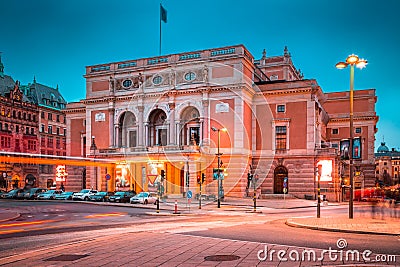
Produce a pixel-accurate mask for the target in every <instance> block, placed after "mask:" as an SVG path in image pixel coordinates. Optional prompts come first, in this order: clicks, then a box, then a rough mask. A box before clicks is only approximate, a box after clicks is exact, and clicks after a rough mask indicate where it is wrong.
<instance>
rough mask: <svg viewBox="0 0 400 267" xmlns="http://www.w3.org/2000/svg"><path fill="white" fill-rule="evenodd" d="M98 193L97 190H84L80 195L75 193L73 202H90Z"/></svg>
mask: <svg viewBox="0 0 400 267" xmlns="http://www.w3.org/2000/svg"><path fill="white" fill-rule="evenodd" d="M97 192H98V191H97V190H91V189H82V190H81V191H80V192H78V193H74V194H73V195H72V200H85V201H87V200H89V197H90V196H92V195H94V194H96V193H97Z"/></svg>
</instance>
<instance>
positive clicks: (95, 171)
mask: <svg viewBox="0 0 400 267" xmlns="http://www.w3.org/2000/svg"><path fill="white" fill-rule="evenodd" d="M96 150H97V146H96V142H95V137H94V136H92V144H91V145H90V151H92V152H93V158H94V159H95V160H96ZM94 177H95V182H96V190H97V166H96V162H95V164H94Z"/></svg>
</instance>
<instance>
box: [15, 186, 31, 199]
mask: <svg viewBox="0 0 400 267" xmlns="http://www.w3.org/2000/svg"><path fill="white" fill-rule="evenodd" d="M29 191H30V189H25V188H23V189H22V191H19V192H18V193H17V196H16V199H24V197H25V194H26V193H28V192H29Z"/></svg>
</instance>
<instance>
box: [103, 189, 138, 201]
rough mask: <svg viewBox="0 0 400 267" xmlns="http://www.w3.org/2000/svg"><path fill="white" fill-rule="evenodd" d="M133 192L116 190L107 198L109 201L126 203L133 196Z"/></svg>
mask: <svg viewBox="0 0 400 267" xmlns="http://www.w3.org/2000/svg"><path fill="white" fill-rule="evenodd" d="M133 195H134V193H133V192H131V191H117V192H115V194H114V195H112V196H110V197H109V198H108V201H110V202H121V203H123V202H125V203H128V202H129V200H130V198H131V197H133Z"/></svg>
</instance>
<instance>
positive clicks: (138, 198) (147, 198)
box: [129, 192, 157, 204]
mask: <svg viewBox="0 0 400 267" xmlns="http://www.w3.org/2000/svg"><path fill="white" fill-rule="evenodd" d="M129 202H130V203H131V204H135V203H140V204H157V194H156V193H150V192H140V193H139V194H137V195H135V196H133V197H131V199H130V200H129Z"/></svg>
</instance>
